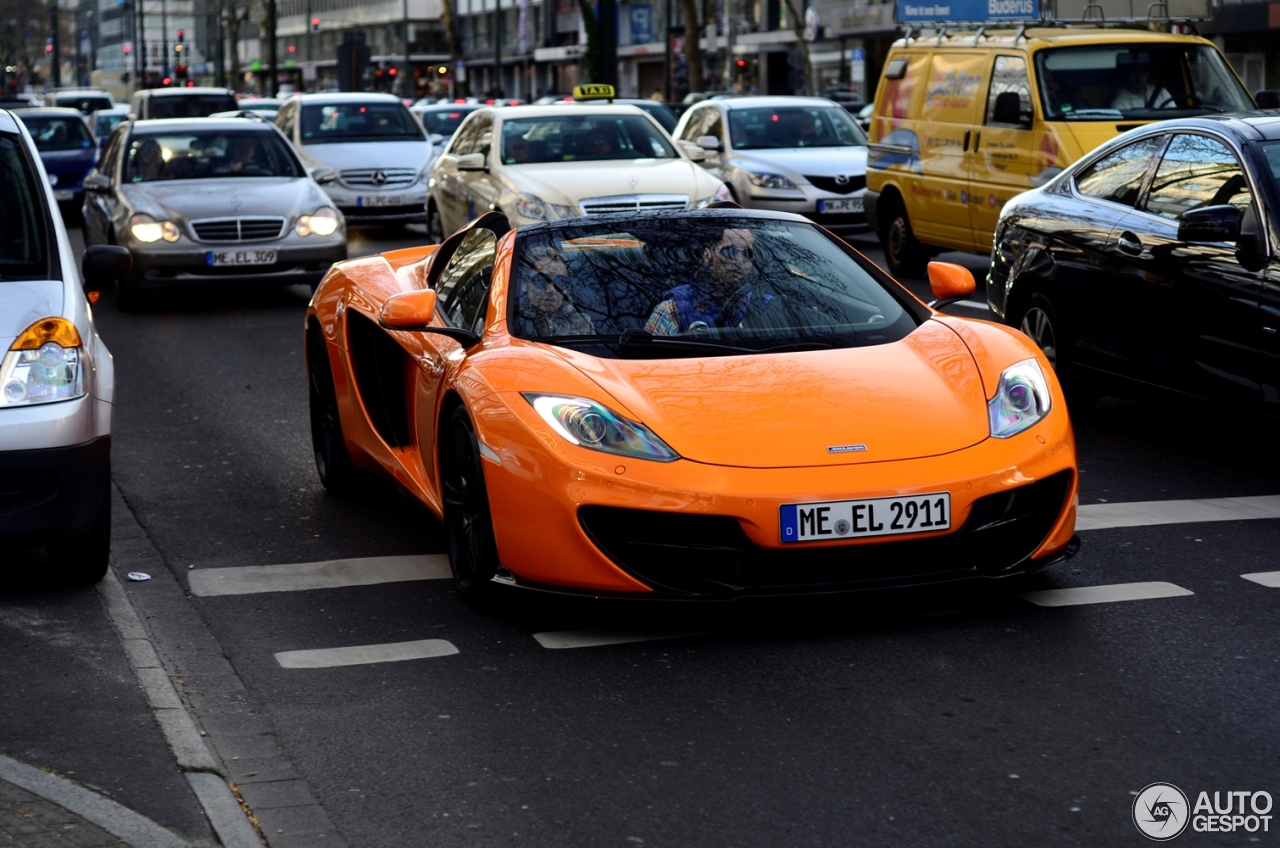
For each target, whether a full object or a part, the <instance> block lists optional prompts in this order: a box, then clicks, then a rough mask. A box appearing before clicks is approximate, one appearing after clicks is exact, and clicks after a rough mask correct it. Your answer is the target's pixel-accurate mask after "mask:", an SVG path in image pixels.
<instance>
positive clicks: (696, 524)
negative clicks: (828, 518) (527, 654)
mask: <svg viewBox="0 0 1280 848" xmlns="http://www.w3.org/2000/svg"><path fill="white" fill-rule="evenodd" d="M1071 479H1072V478H1071V472H1070V471H1061V472H1059V473H1057V474H1055V475H1053V476H1052V477H1047V478H1045V479H1044V480H1040V481H1038V482H1035V483H1031V484H1028V485H1026V486H1020V487H1018V488H1016V489H1011V490H1010V491H1008V492H1004V493H1001V494H999V495H990V496H988V497H985V498H982V499H980V500H978V501H977V502H976V503H975V504H974V506H973V509H972V510H971V511H970V514H969V518H968V520H966V521H965V523H964V526H963V527H961V528H960V529H959V530H958V531H956V532H954V533H951V534H949V535H947V536H939V537H935V538H932V539H917V540H911V539H908V540H906V541H891V542H872V543H868V544H860V545H846V546H841V547H826V548H814V547H807V548H806V547H800V548H788V549H781V550H779V549H775V548H762V547H759V546H758V545H756V544H755V543H753V542H752V541H751V540H750V538H748V537H747V534H746V533H745V532H743V530H742V527H741V525H740V524H739V523H738V520H737V519H736V518H731V517H728V516H719V515H697V514H690V513H679V512H654V511H650V510H637V509H624V508H620V507H604V506H584V507H582V508H581V509H580V510H578V520H579V522H580V523H581V524H582V528H583V530H585V531H586V533H587V535H588V536H589V537H590V538H591V540H592V542H594V543H595V545H596V546H597V547H598V548H600V550H601V551H603V552H604V554H605V555H606V556H608V557H609V558H610V559H611V560H612V561H613V562H614V563H616V564H617V565H618V566H619V567H620V568H622V569H623V570H625V571H626V572H627V573H628V574H631V575H632V576H633V577H635V578H636V579H638V580H640V581H642V582H644V583H645V584H647V585H649V586H651V587H653V588H654V589H655V590H657V591H659V592H664V593H667V594H672V595H682V596H701V597H722V598H723V597H735V596H746V595H779V594H791V593H797V592H826V591H845V590H853V589H874V588H881V587H889V586H903V585H913V584H923V583H931V582H942V581H946V580H959V579H964V578H967V577H982V576H997V575H1001V574H1006V573H1010V572H1013V571H1016V570H1018V569H1019V568H1020V567H1023V566H1027V565H1028V564H1029V563H1028V557H1030V556H1031V554H1032V553H1033V552H1034V551H1035V549H1036V548H1037V547H1039V546H1040V543H1041V542H1043V541H1044V539H1045V537H1046V536H1048V534H1049V531H1050V530H1052V529H1053V525H1054V522H1055V521H1057V519H1058V516H1059V515H1060V514H1061V512H1062V507H1063V504H1064V503H1065V501H1066V497H1067V492H1068V491H1070V489H1071Z"/></svg>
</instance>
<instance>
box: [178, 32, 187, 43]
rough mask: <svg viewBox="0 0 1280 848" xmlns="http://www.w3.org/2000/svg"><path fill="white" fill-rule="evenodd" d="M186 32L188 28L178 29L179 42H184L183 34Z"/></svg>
mask: <svg viewBox="0 0 1280 848" xmlns="http://www.w3.org/2000/svg"><path fill="white" fill-rule="evenodd" d="M185 34H186V30H181V29H180V30H178V43H179V44H181V43H182V36H183V35H185Z"/></svg>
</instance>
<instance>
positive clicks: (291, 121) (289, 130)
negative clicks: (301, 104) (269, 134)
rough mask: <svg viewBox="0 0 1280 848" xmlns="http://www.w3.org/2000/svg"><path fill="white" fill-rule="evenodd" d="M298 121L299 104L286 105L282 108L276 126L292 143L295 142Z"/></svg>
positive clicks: (277, 116)
mask: <svg viewBox="0 0 1280 848" xmlns="http://www.w3.org/2000/svg"><path fill="white" fill-rule="evenodd" d="M297 120H298V104H296V103H286V104H284V106H282V107H280V114H278V115H276V126H278V127H279V128H280V131H281V132H282V133H284V134H285V136H286V137H287V138H288V139H289V141H290V143H292V142H293V130H294V126H295V125H296V124H297Z"/></svg>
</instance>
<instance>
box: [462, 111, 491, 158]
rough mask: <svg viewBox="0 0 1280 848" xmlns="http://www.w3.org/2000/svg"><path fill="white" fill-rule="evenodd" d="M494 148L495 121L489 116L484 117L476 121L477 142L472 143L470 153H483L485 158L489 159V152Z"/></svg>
mask: <svg viewBox="0 0 1280 848" xmlns="http://www.w3.org/2000/svg"><path fill="white" fill-rule="evenodd" d="M492 147H493V119H492V118H490V117H489V116H488V115H484V116H483V117H481V118H480V119H479V120H477V121H476V134H475V141H474V142H472V145H471V149H470V150H468V151H467V152H468V153H483V154H484V155H485V158H486V159H487V158H488V157H489V150H490V149H491V148H492Z"/></svg>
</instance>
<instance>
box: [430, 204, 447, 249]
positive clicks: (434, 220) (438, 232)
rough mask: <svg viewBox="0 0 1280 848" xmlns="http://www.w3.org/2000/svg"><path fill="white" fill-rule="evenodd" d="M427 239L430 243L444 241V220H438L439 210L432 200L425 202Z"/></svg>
mask: <svg viewBox="0 0 1280 848" xmlns="http://www.w3.org/2000/svg"><path fill="white" fill-rule="evenodd" d="M427 241H429V242H430V243H431V244H441V243H442V242H443V241H444V222H443V221H441V220H440V210H439V209H437V208H436V203H435V201H434V200H432V201H429V202H428V203H427Z"/></svg>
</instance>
